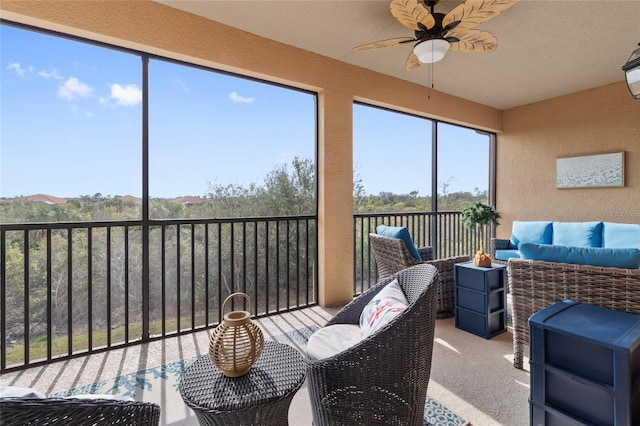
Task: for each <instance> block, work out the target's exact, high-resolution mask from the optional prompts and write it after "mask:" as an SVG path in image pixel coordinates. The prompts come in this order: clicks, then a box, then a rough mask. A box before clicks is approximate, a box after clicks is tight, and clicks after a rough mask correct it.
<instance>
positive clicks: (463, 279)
mask: <svg viewBox="0 0 640 426" xmlns="http://www.w3.org/2000/svg"><path fill="white" fill-rule="evenodd" d="M505 270H506V267H505V266H504V265H499V264H493V265H491V267H489V268H484V267H480V266H474V264H473V262H464V263H456V264H455V265H454V269H453V274H454V280H455V300H456V302H455V325H456V328H459V329H461V330H464V331H468V332H469V333H473V334H476V335H478V336H480V337H483V338H485V339H490V338H492V337H493V336H495V335H496V334H500V333H503V332H505V331H506V330H507V321H506V319H507V309H506V308H507V292H506V282H505Z"/></svg>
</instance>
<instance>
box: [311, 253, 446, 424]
mask: <svg viewBox="0 0 640 426" xmlns="http://www.w3.org/2000/svg"><path fill="white" fill-rule="evenodd" d="M436 274H437V271H436V269H435V267H433V266H431V265H417V266H414V267H411V268H409V269H406V270H403V271H401V272H398V273H397V274H394V275H391V276H389V277H387V278H385V279H383V280H382V281H380V282H378V283H377V284H376V285H375V286H373V287H371V288H370V289H369V290H367V291H365V292H364V293H362V294H361V295H359V296H358V297H356V298H355V299H353V301H351V302H350V303H349V304H347V305H346V306H345V307H344V308H342V309H341V310H340V311H339V312H338V313H337V314H336V315H335V316H334V317H333V318H332V319H331V320H329V322H328V323H327V324H326V325H327V326H329V325H333V324H358V323H359V319H360V313H361V312H362V310H363V309H364V307H365V306H366V305H367V303H368V302H369V301H370V300H371V299H372V298H373V297H374V296H375V295H376V294H377V293H378V292H379V291H380V290H381V289H382V288H383V287H384V286H385V285H386V284H388V283H389V282H391V281H392V280H393V279H394V278H396V277H397V278H398V281H399V283H400V286H401V288H402V290H403V292H404V294H405V296H406V297H407V301H408V302H409V306H408V307H407V309H406V310H405V311H404V312H402V313H401V314H400V315H398V316H397V317H395V318H394V319H393V320H392V321H391V322H390V323H388V324H387V325H386V326H384V327H383V328H381V329H380V330H379V331H377V332H376V333H374V334H372V335H370V336H369V337H366V338H364V339H363V340H361V341H360V342H359V343H357V344H355V345H354V346H352V347H350V348H348V349H347V350H345V351H342V352H340V353H338V354H336V355H334V356H331V357H329V358H324V359H320V360H310V359H308V358H307V361H306V362H307V380H308V388H309V397H310V399H311V408H312V413H313V424H314V426H329V425H331V426H346V425H353V426H356V425H357V426H360V425H391V426H394V425H395V426H417V425H420V426H422V424H423V416H424V405H425V399H426V395H427V386H428V384H429V377H430V374H431V356H432V350H433V341H434V329H435V311H436V304H435V295H436V286H434V285H433V282H434V279H435V277H436Z"/></svg>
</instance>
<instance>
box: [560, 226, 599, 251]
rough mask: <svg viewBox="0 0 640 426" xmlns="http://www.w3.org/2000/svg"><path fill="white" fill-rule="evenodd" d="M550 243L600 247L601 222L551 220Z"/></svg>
mask: <svg viewBox="0 0 640 426" xmlns="http://www.w3.org/2000/svg"><path fill="white" fill-rule="evenodd" d="M552 243H553V244H556V245H559V246H574V247H602V222H553V239H552Z"/></svg>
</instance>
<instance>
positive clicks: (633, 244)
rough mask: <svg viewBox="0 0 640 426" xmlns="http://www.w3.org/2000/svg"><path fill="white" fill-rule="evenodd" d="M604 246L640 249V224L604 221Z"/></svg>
mask: <svg viewBox="0 0 640 426" xmlns="http://www.w3.org/2000/svg"><path fill="white" fill-rule="evenodd" d="M602 247H606V248H637V249H640V224H637V223H614V222H604V223H603V224H602Z"/></svg>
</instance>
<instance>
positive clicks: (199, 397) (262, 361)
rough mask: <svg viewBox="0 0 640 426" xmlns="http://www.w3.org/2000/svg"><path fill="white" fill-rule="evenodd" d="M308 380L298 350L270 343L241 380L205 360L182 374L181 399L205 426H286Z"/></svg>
mask: <svg viewBox="0 0 640 426" xmlns="http://www.w3.org/2000/svg"><path fill="white" fill-rule="evenodd" d="M304 378H305V364H304V359H303V358H302V355H301V354H300V353H299V352H298V351H297V350H296V349H294V348H292V347H291V346H289V345H285V344H282V343H276V342H272V341H265V344H264V349H263V351H262V354H261V355H260V358H258V361H257V362H256V363H255V364H254V365H253V367H251V370H249V372H248V373H247V374H245V375H244V376H240V377H233V378H231V377H227V376H225V375H224V374H223V373H222V370H220V369H219V368H218V367H216V366H215V365H213V363H212V362H211V358H210V357H209V355H208V354H207V355H201V356H200V357H198V358H197V359H196V360H195V361H194V362H193V363H192V364H191V365H189V367H187V369H186V370H185V372H184V374H183V375H182V379H181V380H180V395H182V399H183V400H184V402H185V404H187V406H188V407H190V408H191V409H192V410H193V411H194V412H195V413H196V417H197V418H198V421H199V422H200V424H201V425H220V426H222V425H225V426H226V425H234V426H243V425H246V426H249V425H274V426H282V425H288V424H289V405H290V404H291V400H292V399H293V396H294V395H295V393H296V391H297V390H298V389H299V388H300V386H302V383H303V382H304Z"/></svg>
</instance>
